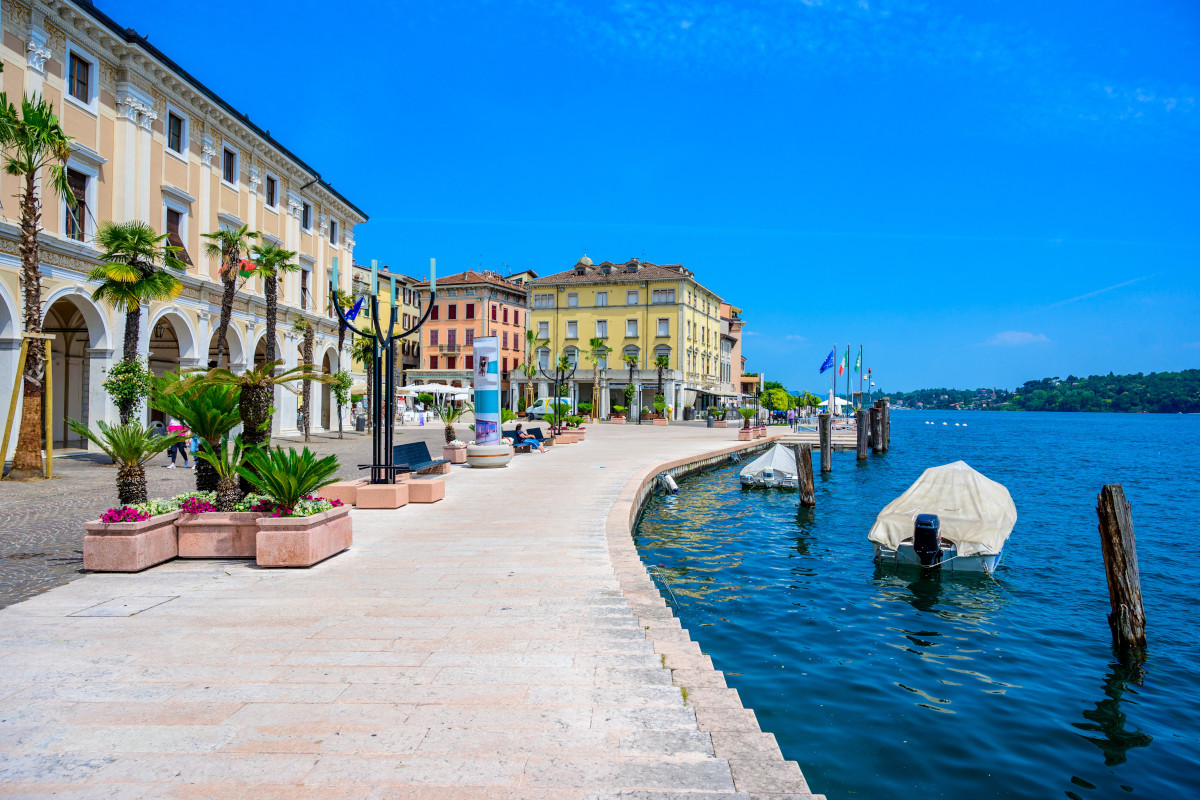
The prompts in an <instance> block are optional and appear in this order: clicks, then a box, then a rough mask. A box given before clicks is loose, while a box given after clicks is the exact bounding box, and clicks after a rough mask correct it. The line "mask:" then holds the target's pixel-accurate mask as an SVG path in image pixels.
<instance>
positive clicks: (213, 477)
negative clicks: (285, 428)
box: [150, 372, 241, 492]
mask: <svg viewBox="0 0 1200 800" xmlns="http://www.w3.org/2000/svg"><path fill="white" fill-rule="evenodd" d="M180 380H181V378H180V376H179V375H177V374H176V373H174V372H168V373H166V374H165V375H163V376H162V377H161V378H155V379H154V380H153V383H152V386H151V389H150V407H151V408H155V409H158V410H159V411H162V412H163V413H164V414H167V415H168V416H170V417H171V418H173V419H177V420H179V421H180V422H182V423H183V424H184V425H187V426H188V429H189V430H190V431H191V432H192V435H193V436H195V437H197V438H199V439H200V440H201V441H205V442H208V443H209V444H210V445H213V446H216V445H217V444H219V443H220V442H221V437H223V436H224V435H225V434H227V433H229V431H231V430H233V428H234V426H236V425H237V424H238V422H239V421H241V415H240V414H239V413H238V399H239V397H240V396H241V391H240V390H239V389H238V388H237V387H235V386H201V387H197V386H193V387H192V388H190V389H187V390H184V391H175V385H176V384H178V383H179V382H180ZM217 480H218V476H217V473H216V472H215V471H214V470H213V468H212V465H211V464H209V463H208V462H207V461H204V460H201V459H197V460H196V490H197V491H200V492H212V491H216V489H217Z"/></svg>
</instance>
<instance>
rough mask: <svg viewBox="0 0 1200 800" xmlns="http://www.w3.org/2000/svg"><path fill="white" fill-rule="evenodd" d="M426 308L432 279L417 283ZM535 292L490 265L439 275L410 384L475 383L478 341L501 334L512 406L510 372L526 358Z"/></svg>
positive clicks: (504, 381)
mask: <svg viewBox="0 0 1200 800" xmlns="http://www.w3.org/2000/svg"><path fill="white" fill-rule="evenodd" d="M415 290H416V291H417V292H419V293H420V295H421V307H422V308H424V307H425V306H426V304H427V303H428V302H429V281H421V282H420V283H418V284H416V286H415ZM528 324H529V293H528V291H527V290H526V287H525V286H524V285H523V284H522V283H520V282H517V281H514V280H510V279H508V278H504V277H501V276H500V275H499V274H497V273H495V272H492V271H490V270H485V271H483V272H476V271H475V270H467V271H466V272H460V273H458V274H455V275H449V276H447V277H445V278H443V277H440V276H439V277H438V279H437V301H436V302H435V303H434V304H433V308H432V310H431V311H430V313H429V319H428V320H427V321H426V322H425V325H424V326H423V327H422V329H421V336H422V337H423V342H422V345H423V346H422V348H421V363H420V366H419V367H418V368H416V369H410V370H408V371H407V373H406V375H405V380H406V381H407V382H408V383H427V382H437V383H447V384H449V385H451V386H470V385H471V376H472V372H471V371H472V368H473V367H474V366H475V356H474V347H473V345H474V341H475V338H476V337H479V336H497V337H499V339H500V387H501V390H502V394H503V397H504V403H505V406H506V407H510V400H511V397H510V391H511V385H510V383H509V372H510V371H512V370H515V369H516V368H517V367H519V366H520V365H521V363H522V362H523V361H524V360H525V330H526V327H527V326H528Z"/></svg>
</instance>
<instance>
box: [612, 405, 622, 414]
mask: <svg viewBox="0 0 1200 800" xmlns="http://www.w3.org/2000/svg"><path fill="white" fill-rule="evenodd" d="M612 410H613V413H614V414H616V415H617V416H623V415H624V414H625V406H613V407H612Z"/></svg>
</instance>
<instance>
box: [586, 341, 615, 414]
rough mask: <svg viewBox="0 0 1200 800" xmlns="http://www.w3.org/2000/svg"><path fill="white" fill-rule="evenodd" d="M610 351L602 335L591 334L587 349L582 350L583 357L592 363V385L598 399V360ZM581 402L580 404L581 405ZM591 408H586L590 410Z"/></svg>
mask: <svg viewBox="0 0 1200 800" xmlns="http://www.w3.org/2000/svg"><path fill="white" fill-rule="evenodd" d="M610 352H612V348H611V347H609V346H608V345H607V344H605V339H604V337H603V336H593V337H592V338H591V339H588V349H587V350H585V351H584V353H583V357H584V358H586V359H587V360H588V361H589V362H591V365H592V387H593V388H594V389H595V392H596V398H597V400H598V399H599V392H600V362H601V361H603V360H604V359H606V358H608V354H609V353H610ZM582 405H583V404H582V403H580V406H581V407H582ZM591 410H592V409H590V408H589V409H588V411H589V412H590V411H591Z"/></svg>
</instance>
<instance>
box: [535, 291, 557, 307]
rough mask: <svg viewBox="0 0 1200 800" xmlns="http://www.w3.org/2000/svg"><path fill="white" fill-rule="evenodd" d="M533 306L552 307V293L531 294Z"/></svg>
mask: <svg viewBox="0 0 1200 800" xmlns="http://www.w3.org/2000/svg"><path fill="white" fill-rule="evenodd" d="M533 307H534V308H554V295H552V294H535V295H534V296H533Z"/></svg>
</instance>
